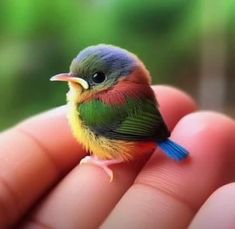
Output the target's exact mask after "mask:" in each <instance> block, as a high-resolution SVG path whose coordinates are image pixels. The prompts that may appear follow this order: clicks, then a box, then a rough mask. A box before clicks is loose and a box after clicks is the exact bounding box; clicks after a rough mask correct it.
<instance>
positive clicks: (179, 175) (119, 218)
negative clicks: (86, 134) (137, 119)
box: [0, 86, 235, 229]
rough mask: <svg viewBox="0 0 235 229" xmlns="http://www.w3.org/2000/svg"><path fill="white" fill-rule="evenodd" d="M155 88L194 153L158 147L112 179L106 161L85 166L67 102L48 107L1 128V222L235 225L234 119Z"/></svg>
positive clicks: (179, 137) (176, 133) (117, 168)
mask: <svg viewBox="0 0 235 229" xmlns="http://www.w3.org/2000/svg"><path fill="white" fill-rule="evenodd" d="M154 90H155V91H156V92H157V97H158V101H159V104H160V110H161V112H162V114H163V117H164V119H165V121H166V123H167V125H168V126H169V128H170V129H171V130H172V139H174V140H176V141H177V142H178V143H180V144H182V145H183V146H184V147H186V148H187V149H188V150H189V151H190V159H189V160H186V161H184V162H180V163H176V162H174V161H172V160H170V159H168V158H166V156H165V155H164V154H163V153H161V152H160V151H158V150H156V151H155V152H154V153H153V154H152V155H146V157H143V158H140V159H138V160H136V161H133V162H130V163H126V164H118V165H114V166H112V169H113V172H114V174H115V176H114V179H113V182H112V183H110V182H109V178H108V176H107V174H105V173H104V171H103V170H102V169H101V168H99V167H97V166H94V165H92V164H89V163H86V164H82V165H79V161H80V160H81V159H82V158H84V156H85V155H86V154H85V152H84V151H83V150H82V148H81V147H80V146H79V145H78V143H77V142H76V140H75V139H74V138H73V137H72V135H71V132H70V129H69V127H68V123H67V120H66V118H65V113H66V107H60V108H57V109H54V110H52V111H48V112H46V113H43V114H40V115H38V116H35V117H33V118H30V119H28V120H26V121H24V122H22V123H20V124H18V125H17V126H15V127H13V128H11V129H9V130H6V131H5V132H2V133H1V134H0V186H1V187H0V228H8V227H10V226H12V225H17V228H97V227H101V228H137V229H138V228H156V226H157V228H173V229H174V228H186V227H189V228H233V227H234V225H235V220H234V219H235V184H234V183H231V182H232V181H234V179H235V122H234V120H232V119H231V118H229V117H227V116H225V115H222V114H218V113H214V112H202V111H196V110H197V108H196V104H195V102H194V101H193V100H192V99H191V98H190V97H189V96H188V95H186V94H185V93H183V92H181V91H179V90H177V89H174V88H170V87H167V86H157V87H154ZM195 111H196V112H195ZM192 112H194V113H192ZM226 184H227V185H226ZM224 185H225V186H224Z"/></svg>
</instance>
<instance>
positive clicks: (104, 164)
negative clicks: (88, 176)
mask: <svg viewBox="0 0 235 229" xmlns="http://www.w3.org/2000/svg"><path fill="white" fill-rule="evenodd" d="M122 162H123V159H114V160H102V159H99V158H98V157H96V156H86V157H84V158H83V159H82V160H81V161H80V164H86V163H91V164H93V165H96V166H98V167H100V168H102V169H103V170H104V172H105V173H106V174H107V175H108V176H109V178H110V180H109V181H110V183H111V182H112V181H113V171H112V170H111V169H110V168H109V167H108V166H110V165H115V164H119V163H122Z"/></svg>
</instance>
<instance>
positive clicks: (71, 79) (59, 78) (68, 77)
mask: <svg viewBox="0 0 235 229" xmlns="http://www.w3.org/2000/svg"><path fill="white" fill-rule="evenodd" d="M50 81H67V82H73V83H78V84H80V85H81V86H82V87H83V88H84V89H88V88H89V85H88V83H87V81H85V80H84V79H82V78H80V77H74V76H73V74H72V73H61V74H58V75H55V76H53V77H51V78H50Z"/></svg>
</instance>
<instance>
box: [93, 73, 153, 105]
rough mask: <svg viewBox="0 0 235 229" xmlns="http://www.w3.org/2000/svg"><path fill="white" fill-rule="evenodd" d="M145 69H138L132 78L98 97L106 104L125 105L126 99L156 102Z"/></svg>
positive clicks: (122, 81)
mask: <svg viewBox="0 0 235 229" xmlns="http://www.w3.org/2000/svg"><path fill="white" fill-rule="evenodd" d="M143 71H146V70H145V69H136V70H135V71H134V72H133V73H132V74H131V75H130V76H128V77H127V78H124V79H123V80H121V81H120V82H119V83H118V84H116V85H115V86H114V87H113V88H111V89H109V90H106V91H102V92H100V93H98V94H97V95H96V98H98V99H100V100H101V101H103V102H104V103H106V104H111V105H117V104H124V103H125V102H126V97H132V98H136V99H139V98H146V99H150V100H155V96H154V93H153V90H152V89H151V87H150V84H149V83H150V77H149V78H148V77H146V75H147V74H146V73H145V72H143Z"/></svg>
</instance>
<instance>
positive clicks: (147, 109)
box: [78, 99, 169, 141]
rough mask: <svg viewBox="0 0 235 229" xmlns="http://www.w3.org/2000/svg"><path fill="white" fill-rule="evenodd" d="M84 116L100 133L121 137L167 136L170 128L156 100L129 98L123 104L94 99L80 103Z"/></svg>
mask: <svg viewBox="0 0 235 229" xmlns="http://www.w3.org/2000/svg"><path fill="white" fill-rule="evenodd" d="M78 109H79V113H80V116H81V119H82V120H83V121H84V122H85V124H86V125H87V126H88V127H89V128H90V129H91V130H92V131H93V132H94V133H95V134H97V135H102V136H105V137H107V138H112V139H119V140H136V141H138V140H144V139H154V140H160V139H165V138H167V137H168V136H169V132H168V129H167V127H166V125H165V123H164V121H163V119H162V117H161V114H160V113H159V111H158V109H157V107H156V105H155V102H154V101H151V100H148V99H144V100H141V99H138V100H135V99H127V102H126V103H125V104H123V105H110V104H105V103H104V102H102V101H100V100H93V101H90V102H88V103H84V104H81V105H80V106H79V108H78Z"/></svg>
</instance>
